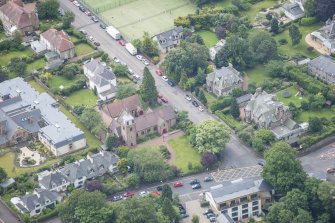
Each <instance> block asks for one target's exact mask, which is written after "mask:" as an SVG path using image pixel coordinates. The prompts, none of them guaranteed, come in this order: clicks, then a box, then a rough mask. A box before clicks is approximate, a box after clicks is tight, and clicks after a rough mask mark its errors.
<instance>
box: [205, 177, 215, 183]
mask: <svg viewBox="0 0 335 223" xmlns="http://www.w3.org/2000/svg"><path fill="white" fill-rule="evenodd" d="M213 180H214V179H213V177H205V179H204V182H210V181H213Z"/></svg>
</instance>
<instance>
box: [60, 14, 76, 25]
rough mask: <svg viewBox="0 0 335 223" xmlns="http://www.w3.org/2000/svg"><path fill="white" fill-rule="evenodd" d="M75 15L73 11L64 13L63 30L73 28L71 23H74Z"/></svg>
mask: <svg viewBox="0 0 335 223" xmlns="http://www.w3.org/2000/svg"><path fill="white" fill-rule="evenodd" d="M74 17H75V16H74V13H73V12H71V11H66V12H65V13H64V16H63V17H62V22H63V24H62V28H63V29H68V28H70V27H71V23H72V22H73V21H74Z"/></svg>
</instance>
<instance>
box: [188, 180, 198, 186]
mask: <svg viewBox="0 0 335 223" xmlns="http://www.w3.org/2000/svg"><path fill="white" fill-rule="evenodd" d="M190 184H191V185H194V184H200V181H199V180H198V179H194V180H192V181H191V182H190Z"/></svg>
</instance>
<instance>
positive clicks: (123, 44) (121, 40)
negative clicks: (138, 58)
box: [118, 39, 126, 46]
mask: <svg viewBox="0 0 335 223" xmlns="http://www.w3.org/2000/svg"><path fill="white" fill-rule="evenodd" d="M118 42H119V44H120V45H121V46H125V45H126V41H124V40H123V39H120V40H119V41H118Z"/></svg>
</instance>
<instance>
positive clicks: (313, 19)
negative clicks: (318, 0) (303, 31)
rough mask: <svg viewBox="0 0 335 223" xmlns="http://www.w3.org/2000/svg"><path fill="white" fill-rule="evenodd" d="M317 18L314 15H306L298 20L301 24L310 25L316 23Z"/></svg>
mask: <svg viewBox="0 0 335 223" xmlns="http://www.w3.org/2000/svg"><path fill="white" fill-rule="evenodd" d="M317 21H318V19H317V18H316V17H307V18H302V19H301V20H300V25H302V26H310V25H313V24H314V23H316V22H317Z"/></svg>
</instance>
